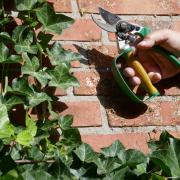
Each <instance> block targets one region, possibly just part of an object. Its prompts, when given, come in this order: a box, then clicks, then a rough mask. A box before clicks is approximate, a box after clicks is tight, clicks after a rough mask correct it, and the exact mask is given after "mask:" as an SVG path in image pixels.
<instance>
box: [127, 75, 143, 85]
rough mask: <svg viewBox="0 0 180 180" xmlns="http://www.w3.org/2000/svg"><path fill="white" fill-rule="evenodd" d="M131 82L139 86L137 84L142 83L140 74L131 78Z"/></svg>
mask: <svg viewBox="0 0 180 180" xmlns="http://www.w3.org/2000/svg"><path fill="white" fill-rule="evenodd" d="M129 83H130V84H131V85H133V86H137V85H140V84H141V80H140V78H139V77H138V76H134V77H132V78H130V79H129Z"/></svg>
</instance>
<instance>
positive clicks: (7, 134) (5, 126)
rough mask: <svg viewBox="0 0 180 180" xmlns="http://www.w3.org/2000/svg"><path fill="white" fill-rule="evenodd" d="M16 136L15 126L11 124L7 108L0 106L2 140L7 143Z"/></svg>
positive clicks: (0, 133) (0, 136) (0, 135)
mask: <svg viewBox="0 0 180 180" xmlns="http://www.w3.org/2000/svg"><path fill="white" fill-rule="evenodd" d="M13 135H14V126H13V125H12V124H11V123H10V122H9V117H8V112H7V108H6V106H5V105H4V104H1V105H0V138H1V139H2V140H3V141H5V142H7V141H8V140H9V139H10V138H11V137H12V136H13Z"/></svg>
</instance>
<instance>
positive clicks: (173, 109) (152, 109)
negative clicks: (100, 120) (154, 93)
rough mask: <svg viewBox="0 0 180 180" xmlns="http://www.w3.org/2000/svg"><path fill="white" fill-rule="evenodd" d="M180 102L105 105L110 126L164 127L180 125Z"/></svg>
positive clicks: (112, 103) (110, 103)
mask: <svg viewBox="0 0 180 180" xmlns="http://www.w3.org/2000/svg"><path fill="white" fill-rule="evenodd" d="M179 107H180V101H178V100H176V101H173V100H172V101H155V102H147V106H145V105H137V104H133V103H132V102H120V101H110V100H109V101H108V102H107V103H105V108H106V112H107V115H108V119H109V124H110V126H120V127H123V126H132V127H133V126H153V125H154V126H166V125H169V126H171V125H180V121H179V119H180V114H179V110H180V109H179Z"/></svg>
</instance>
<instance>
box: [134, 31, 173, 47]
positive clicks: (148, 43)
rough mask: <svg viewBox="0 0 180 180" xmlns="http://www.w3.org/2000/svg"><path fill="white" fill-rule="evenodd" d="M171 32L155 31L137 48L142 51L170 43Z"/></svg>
mask: <svg viewBox="0 0 180 180" xmlns="http://www.w3.org/2000/svg"><path fill="white" fill-rule="evenodd" d="M169 34H170V31H169V30H168V29H164V30H159V31H155V32H153V33H151V34H149V35H147V36H146V37H145V38H144V39H143V40H142V41H141V42H140V43H139V44H138V45H137V46H138V48H140V49H149V48H151V47H153V46H154V45H159V44H161V43H163V42H166V41H168V39H169Z"/></svg>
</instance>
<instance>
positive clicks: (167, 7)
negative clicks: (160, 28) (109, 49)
mask: <svg viewBox="0 0 180 180" xmlns="http://www.w3.org/2000/svg"><path fill="white" fill-rule="evenodd" d="M78 2H79V8H80V11H81V13H82V14H83V13H98V8H97V7H98V6H100V7H103V8H105V9H107V10H109V11H111V12H113V13H116V14H170V15H171V14H179V13H180V6H179V2H178V0H151V1H147V0H138V1H134V0H100V1H99V0H78Z"/></svg>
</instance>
